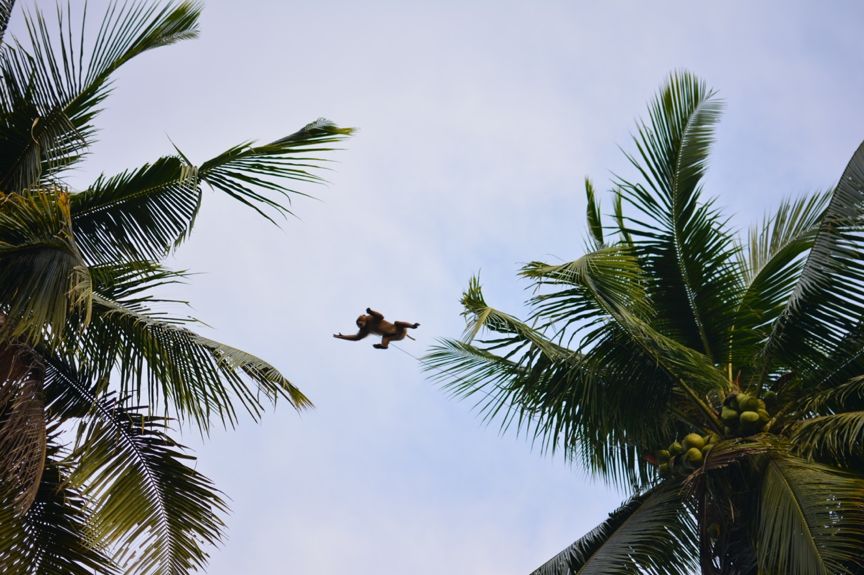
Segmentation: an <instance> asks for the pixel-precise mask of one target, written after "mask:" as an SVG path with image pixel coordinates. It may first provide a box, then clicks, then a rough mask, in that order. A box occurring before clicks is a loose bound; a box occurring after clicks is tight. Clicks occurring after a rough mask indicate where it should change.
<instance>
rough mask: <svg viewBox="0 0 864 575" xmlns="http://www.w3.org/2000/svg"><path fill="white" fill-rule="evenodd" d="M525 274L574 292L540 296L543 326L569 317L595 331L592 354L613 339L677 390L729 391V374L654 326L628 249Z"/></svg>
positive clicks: (584, 343) (589, 338)
mask: <svg viewBox="0 0 864 575" xmlns="http://www.w3.org/2000/svg"><path fill="white" fill-rule="evenodd" d="M521 275H522V276H523V277H527V278H531V279H533V280H535V282H536V283H537V287H538V288H542V287H544V286H556V287H559V288H560V287H561V286H569V287H571V288H572V289H559V290H558V291H554V292H551V293H544V294H541V295H538V296H536V297H535V298H533V299H532V301H531V303H532V306H533V307H534V308H535V314H534V317H535V318H536V319H537V320H539V321H540V322H541V325H545V326H551V325H554V324H555V323H558V324H560V323H561V322H562V321H563V320H565V318H566V321H564V326H565V327H566V326H567V325H568V324H571V323H576V322H578V323H580V324H581V325H580V327H581V328H582V329H583V330H585V328H586V327H588V328H593V329H588V330H585V331H586V332H587V333H586V335H585V336H584V337H583V338H582V340H581V343H580V349H586V350H587V349H590V348H591V347H592V346H595V345H600V343H601V342H603V343H605V344H606V345H607V346H608V345H609V344H611V343H612V342H613V341H615V342H618V343H619V344H621V345H628V346H634V345H635V346H637V347H638V348H639V349H640V350H641V351H642V352H643V353H644V355H645V356H646V357H647V358H650V359H651V360H652V361H654V362H655V363H656V364H657V365H658V366H660V367H662V368H663V369H664V370H665V371H666V372H667V373H668V374H669V377H670V378H671V381H672V382H674V385H676V386H679V387H680V386H687V387H688V388H693V389H696V390H698V391H700V392H702V393H708V392H710V391H715V390H722V389H724V388H725V387H726V385H727V381H726V378H725V376H724V375H723V374H722V373H721V372H720V371H718V370H717V369H715V368H714V366H713V365H712V364H711V362H710V360H709V359H708V358H706V357H705V356H704V355H703V354H702V353H700V352H697V351H695V350H693V349H691V348H689V347H687V346H684V345H682V344H681V343H679V342H677V341H675V340H674V339H672V338H670V337H667V336H665V335H663V334H662V333H659V332H657V331H656V330H655V329H654V328H653V327H652V325H651V324H652V323H653V312H652V310H651V307H650V304H649V299H648V297H647V294H646V292H645V287H644V284H645V275H644V272H643V270H642V269H641V268H640V267H639V265H638V262H637V260H636V258H634V257H633V256H632V255H631V253H630V251H629V249H628V248H624V247H621V246H610V247H607V248H602V249H600V250H597V251H594V252H590V253H588V254H586V255H585V256H583V257H582V258H580V259H578V260H576V261H575V262H570V263H566V264H562V265H548V264H544V263H542V262H532V263H529V264H528V265H526V266H525V267H524V268H523V269H522V272H521ZM616 328H617V329H616ZM606 349H607V350H608V349H609V348H608V347H607V348H606Z"/></svg>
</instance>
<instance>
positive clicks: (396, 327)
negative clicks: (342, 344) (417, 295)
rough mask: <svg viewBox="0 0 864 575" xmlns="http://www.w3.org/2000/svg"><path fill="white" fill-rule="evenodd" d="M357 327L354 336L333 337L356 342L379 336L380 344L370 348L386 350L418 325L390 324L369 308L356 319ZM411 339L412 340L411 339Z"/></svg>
mask: <svg viewBox="0 0 864 575" xmlns="http://www.w3.org/2000/svg"><path fill="white" fill-rule="evenodd" d="M357 327H358V328H360V330H359V331H358V332H357V333H356V334H354V335H342V334H341V333H334V334H333V337H335V338H338V339H344V340H347V341H358V340H361V339H363V338H364V337H366V336H367V335H369V334H375V335H380V336H381V343H376V344H374V345H373V346H372V347H375V348H377V349H387V346H388V345H390V342H391V341H399V340H400V339H404V338H405V336H408V337H411V336H410V335H408V329H409V328H410V329H417V328H418V327H420V324H419V323H409V322H407V321H397V322H393V323H390V322H389V321H386V320H385V319H384V315H383V314H381V313H379V312H377V311H375V310H373V309H370V308H368V307H367V308H366V315H361V316H360V317H358V318H357ZM412 339H413V338H412Z"/></svg>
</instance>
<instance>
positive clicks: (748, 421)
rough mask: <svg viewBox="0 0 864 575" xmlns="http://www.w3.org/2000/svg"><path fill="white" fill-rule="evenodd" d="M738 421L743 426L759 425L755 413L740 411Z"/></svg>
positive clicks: (757, 416)
mask: <svg viewBox="0 0 864 575" xmlns="http://www.w3.org/2000/svg"><path fill="white" fill-rule="evenodd" d="M740 420H741V423H742V424H744V425H753V424H754V423H759V414H758V413H757V412H755V411H742V412H741V417H740Z"/></svg>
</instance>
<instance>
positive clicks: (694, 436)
mask: <svg viewBox="0 0 864 575" xmlns="http://www.w3.org/2000/svg"><path fill="white" fill-rule="evenodd" d="M681 446H682V447H683V448H684V449H690V448H691V447H695V448H696V449H702V447H704V446H705V440H704V439H702V436H701V435H699V434H698V433H688V434H687V435H686V436H684V441H683V442H682V443H681Z"/></svg>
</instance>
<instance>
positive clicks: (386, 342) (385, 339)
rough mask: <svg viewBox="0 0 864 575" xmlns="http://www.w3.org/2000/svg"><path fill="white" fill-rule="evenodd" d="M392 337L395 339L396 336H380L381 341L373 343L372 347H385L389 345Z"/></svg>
mask: <svg viewBox="0 0 864 575" xmlns="http://www.w3.org/2000/svg"><path fill="white" fill-rule="evenodd" d="M393 339H396V338H395V337H394V336H392V335H385V336H384V337H382V338H381V343H376V344H373V345H372V347H374V348H376V349H387V346H388V345H390V342H391V341H392V340H393Z"/></svg>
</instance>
